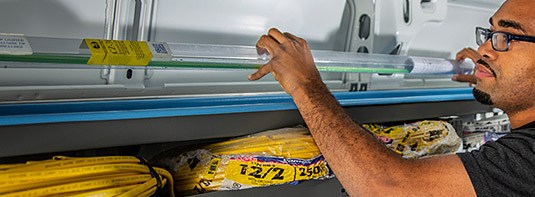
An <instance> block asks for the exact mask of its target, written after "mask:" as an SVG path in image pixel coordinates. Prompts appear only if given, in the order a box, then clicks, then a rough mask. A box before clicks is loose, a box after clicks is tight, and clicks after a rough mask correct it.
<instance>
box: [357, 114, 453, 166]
mask: <svg viewBox="0 0 535 197" xmlns="http://www.w3.org/2000/svg"><path fill="white" fill-rule="evenodd" d="M363 126H364V127H365V128H367V129H368V130H370V131H371V132H372V133H373V134H374V135H375V136H376V137H377V138H378V139H379V140H381V141H382V142H383V143H384V144H385V145H386V146H387V147H389V148H390V149H392V150H393V151H395V152H397V153H399V154H402V155H403V157H405V158H419V157H422V156H426V155H434V154H446V153H454V152H455V151H457V150H458V149H459V147H460V146H461V144H462V140H461V138H459V136H458V135H457V133H456V132H455V129H454V128H453V126H452V125H451V124H449V123H447V122H444V121H430V120H424V121H419V122H415V123H411V124H405V125H398V126H392V127H384V126H380V125H377V124H364V125H363Z"/></svg>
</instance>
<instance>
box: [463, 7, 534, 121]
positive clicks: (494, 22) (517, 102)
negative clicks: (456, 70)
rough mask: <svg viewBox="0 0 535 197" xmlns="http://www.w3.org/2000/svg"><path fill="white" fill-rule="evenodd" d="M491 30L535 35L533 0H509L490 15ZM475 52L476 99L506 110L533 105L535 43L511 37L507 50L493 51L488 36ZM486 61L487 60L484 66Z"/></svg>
mask: <svg viewBox="0 0 535 197" xmlns="http://www.w3.org/2000/svg"><path fill="white" fill-rule="evenodd" d="M490 22H491V27H490V29H491V31H502V32H507V33H510V34H515V35H522V36H535V3H534V2H533V0H508V1H507V2H505V3H504V4H503V5H502V7H501V8H500V9H499V10H498V11H497V12H496V13H495V14H494V16H492V18H491V19H490ZM478 52H479V53H480V54H481V55H483V59H482V61H483V62H481V61H480V63H478V64H476V72H475V76H476V77H477V78H478V79H477V87H476V88H475V89H474V96H475V97H476V99H477V100H478V101H480V102H482V103H484V104H493V105H494V106H496V107H498V108H501V109H502V110H504V111H505V112H507V113H515V112H519V111H523V110H526V109H528V108H532V107H535V43H530V42H524V41H518V40H512V41H511V42H510V46H509V50H508V51H506V52H499V51H495V50H493V48H492V44H491V41H490V40H487V41H486V42H485V43H484V44H482V45H481V46H480V47H479V49H478ZM485 64H487V65H486V66H485Z"/></svg>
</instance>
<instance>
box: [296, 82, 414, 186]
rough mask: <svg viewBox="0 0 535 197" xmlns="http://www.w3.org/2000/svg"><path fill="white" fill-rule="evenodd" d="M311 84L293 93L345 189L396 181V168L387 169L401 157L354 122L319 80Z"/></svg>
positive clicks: (316, 139)
mask: <svg viewBox="0 0 535 197" xmlns="http://www.w3.org/2000/svg"><path fill="white" fill-rule="evenodd" d="M313 86H314V87H306V88H305V89H299V90H297V91H296V92H294V93H293V94H292V97H293V99H294V102H295V103H296V105H297V107H298V109H299V111H300V113H301V115H302V116H303V119H304V120H305V122H306V124H307V126H308V127H309V129H310V131H311V133H312V135H313V136H314V140H315V141H316V143H317V144H318V146H319V148H320V150H321V152H322V153H323V155H324V156H325V158H326V159H327V161H328V162H329V165H330V166H331V167H332V169H333V170H334V172H335V174H336V176H337V177H338V178H339V180H340V181H341V182H342V184H343V185H345V186H347V185H351V186H352V187H351V188H346V190H348V191H349V192H350V194H357V193H367V194H373V193H374V189H375V188H376V187H374V186H377V187H381V185H383V184H397V183H396V180H400V179H396V174H399V171H397V172H398V173H395V171H394V170H392V173H390V172H388V170H389V169H392V163H394V162H401V163H402V162H405V161H404V159H402V158H401V157H400V156H399V155H397V154H395V153H394V152H393V151H391V150H389V149H388V148H386V147H385V146H384V145H383V144H381V143H380V142H379V141H378V140H376V139H375V137H374V136H373V135H372V134H371V133H370V132H368V131H367V130H365V129H364V128H362V127H361V126H359V125H358V124H356V123H355V122H353V120H352V119H351V118H350V117H349V116H348V115H347V114H346V113H345V111H344V110H343V108H342V107H341V106H340V105H339V103H338V102H337V101H336V99H335V98H334V97H333V96H332V95H331V93H330V92H329V90H328V89H327V88H326V87H325V85H324V84H323V83H322V82H319V83H318V84H313ZM369 177H373V178H374V179H369ZM374 180H377V181H375V182H374ZM385 180H388V181H393V182H388V181H385Z"/></svg>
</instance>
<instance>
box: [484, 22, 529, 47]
mask: <svg viewBox="0 0 535 197" xmlns="http://www.w3.org/2000/svg"><path fill="white" fill-rule="evenodd" d="M479 32H481V33H482V34H483V35H485V36H486V39H485V40H484V41H480V40H479V35H480V33H479ZM495 34H502V35H505V38H506V39H507V47H506V48H505V49H503V50H498V49H496V47H495V46H494V39H491V38H492V37H493V36H494V35H495ZM489 39H491V45H492V49H494V50H495V51H500V52H505V51H508V50H509V45H510V43H511V40H519V41H525V42H532V43H535V37H534V36H520V35H515V34H510V33H507V32H503V31H490V29H487V28H483V27H476V43H477V45H478V46H481V45H482V44H483V43H485V42H486V41H487V40H489Z"/></svg>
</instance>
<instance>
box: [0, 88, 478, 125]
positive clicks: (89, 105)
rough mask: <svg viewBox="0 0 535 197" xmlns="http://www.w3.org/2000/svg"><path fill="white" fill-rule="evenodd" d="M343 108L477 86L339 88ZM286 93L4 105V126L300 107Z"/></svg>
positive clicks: (439, 97) (430, 98) (463, 93)
mask: <svg viewBox="0 0 535 197" xmlns="http://www.w3.org/2000/svg"><path fill="white" fill-rule="evenodd" d="M334 96H335V97H336V98H337V99H338V101H339V102H340V104H341V105H342V106H344V107H351V106H362V105H385V104H402V103H420V102H441V101H459V100H473V99H474V97H473V95H472V88H450V89H415V90H388V91H369V92H336V93H334ZM295 109H296V106H295V104H294V103H293V100H292V99H291V97H290V96H288V95H286V94H271V95H262V96H226V97H198V98H165V99H138V100H106V101H84V102H52V103H33V104H2V105H0V126H9V125H24V124H39V123H58V122H79V121H106V120H124V119H139V118H161V117H177V116H197V115H216V114H230V113H248V112H265V111H280V110H295Z"/></svg>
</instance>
